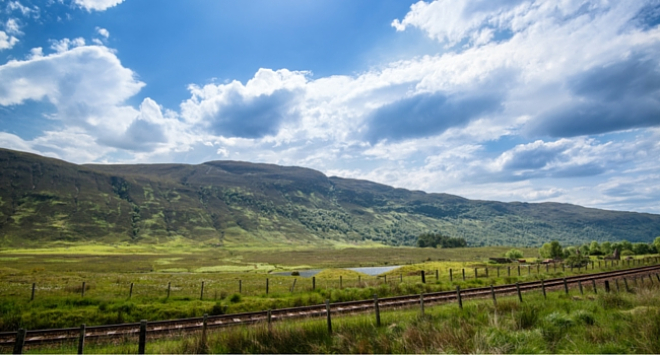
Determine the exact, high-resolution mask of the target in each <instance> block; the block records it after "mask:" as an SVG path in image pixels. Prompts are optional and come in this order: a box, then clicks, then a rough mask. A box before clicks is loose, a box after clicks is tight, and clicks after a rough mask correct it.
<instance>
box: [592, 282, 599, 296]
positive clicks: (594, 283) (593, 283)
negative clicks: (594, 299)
mask: <svg viewBox="0 0 660 355" xmlns="http://www.w3.org/2000/svg"><path fill="white" fill-rule="evenodd" d="M591 284H592V285H594V293H595V294H598V289H596V280H593V279H592V280H591Z"/></svg>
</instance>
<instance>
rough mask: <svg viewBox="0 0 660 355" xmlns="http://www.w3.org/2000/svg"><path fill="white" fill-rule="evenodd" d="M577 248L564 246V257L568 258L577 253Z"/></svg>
mask: <svg viewBox="0 0 660 355" xmlns="http://www.w3.org/2000/svg"><path fill="white" fill-rule="evenodd" d="M577 251H578V248H576V247H574V246H570V247H566V248H564V258H568V257H570V256H571V255H575V254H577Z"/></svg>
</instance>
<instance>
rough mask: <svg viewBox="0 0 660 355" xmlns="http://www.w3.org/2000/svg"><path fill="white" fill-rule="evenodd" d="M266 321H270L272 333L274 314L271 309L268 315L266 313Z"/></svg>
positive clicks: (269, 329) (269, 325)
mask: <svg viewBox="0 0 660 355" xmlns="http://www.w3.org/2000/svg"><path fill="white" fill-rule="evenodd" d="M266 319H268V331H269V332H270V331H272V330H273V325H272V323H273V313H272V311H271V310H270V309H269V310H268V313H266Z"/></svg>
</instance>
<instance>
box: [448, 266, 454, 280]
mask: <svg viewBox="0 0 660 355" xmlns="http://www.w3.org/2000/svg"><path fill="white" fill-rule="evenodd" d="M449 281H454V275H453V274H452V271H451V269H449Z"/></svg>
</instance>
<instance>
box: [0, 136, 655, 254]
mask: <svg viewBox="0 0 660 355" xmlns="http://www.w3.org/2000/svg"><path fill="white" fill-rule="evenodd" d="M0 166H2V172H1V173H0V186H2V188H1V189H0V246H2V247H18V246H27V247H33V246H38V245H42V244H43V243H48V242H98V243H106V244H116V243H124V242H129V243H154V244H155V243H167V242H172V241H177V240H178V241H180V240H184V241H189V242H194V243H201V244H208V245H213V246H224V247H263V246H287V245H289V246H292V245H302V246H330V245H333V244H335V243H362V242H368V241H371V242H379V243H384V244H389V245H413V244H414V243H415V240H416V236H417V235H419V234H421V233H423V232H429V231H435V232H440V233H443V234H445V235H448V236H451V237H463V238H465V239H466V240H467V241H468V243H470V244H471V245H519V246H537V245H540V244H542V243H543V242H546V241H548V240H551V239H556V240H559V241H561V242H562V243H567V244H570V243H581V242H586V241H590V240H599V241H604V240H611V241H614V240H621V239H627V240H630V241H643V242H649V241H651V240H652V239H653V238H654V237H655V236H657V235H660V215H654V214H649V213H639V212H623V211H608V210H600V209H593V208H586V207H581V206H577V205H571V204H563V203H555V202H544V203H527V202H510V203H505V202H498V201H482V200H469V199H466V198H463V197H460V196H455V195H450V194H445V193H426V192H424V191H412V190H407V189H402V188H394V187H391V186H387V185H384V184H379V183H375V182H371V181H367V180H358V179H347V178H341V177H336V176H331V177H328V176H326V175H325V174H323V173H321V172H319V171H316V170H313V169H309V168H304V167H295V166H288V167H285V166H279V165H274V164H262V163H248V162H242V161H231V160H226V161H225V160H216V161H210V162H205V163H201V164H196V165H195V164H167V163H166V164H135V165H131V164H107V165H101V164H82V165H77V164H73V163H68V162H65V161H61V160H57V159H53V158H46V157H42V156H39V155H36V154H31V153H24V152H17V151H12V150H8V149H0Z"/></svg>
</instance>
